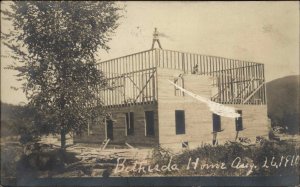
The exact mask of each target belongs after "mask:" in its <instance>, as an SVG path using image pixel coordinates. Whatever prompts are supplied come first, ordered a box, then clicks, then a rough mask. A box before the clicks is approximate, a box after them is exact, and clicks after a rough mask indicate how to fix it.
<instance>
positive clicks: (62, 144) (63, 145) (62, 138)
mask: <svg viewBox="0 0 300 187" xmlns="http://www.w3.org/2000/svg"><path fill="white" fill-rule="evenodd" d="M60 148H61V149H65V148H66V133H65V131H64V129H62V130H61V133H60Z"/></svg>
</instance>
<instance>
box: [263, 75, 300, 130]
mask: <svg viewBox="0 0 300 187" xmlns="http://www.w3.org/2000/svg"><path fill="white" fill-rule="evenodd" d="M299 78H300V76H299V75H294V76H287V77H283V78H279V79H275V80H273V81H270V82H268V83H267V103H268V116H269V117H270V118H271V120H272V125H279V126H282V127H285V126H286V127H288V129H287V132H289V133H291V134H296V133H299Z"/></svg>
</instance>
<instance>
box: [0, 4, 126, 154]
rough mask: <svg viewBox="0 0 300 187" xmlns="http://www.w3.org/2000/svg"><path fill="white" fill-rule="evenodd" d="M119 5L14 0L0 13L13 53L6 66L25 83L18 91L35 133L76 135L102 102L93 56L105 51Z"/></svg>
mask: <svg viewBox="0 0 300 187" xmlns="http://www.w3.org/2000/svg"><path fill="white" fill-rule="evenodd" d="M120 10H121V8H119V6H118V5H117V4H116V3H115V2H109V1H101V2H99V1H97V2H94V1H93V2H92V1H14V2H12V3H11V5H10V8H9V9H8V10H5V11H2V13H3V14H4V15H5V18H6V19H8V20H9V21H11V23H12V24H13V29H12V30H11V31H10V32H9V33H1V36H2V40H3V41H4V44H5V45H6V46H7V47H9V48H10V49H11V50H12V51H13V55H12V56H11V57H12V59H13V63H12V64H11V65H10V66H9V68H11V69H14V70H17V71H18V72H19V73H18V75H17V76H18V80H20V81H24V80H25V81H24V84H23V91H24V92H25V93H26V96H27V98H28V101H29V105H30V106H31V107H33V108H34V109H35V117H34V124H35V125H34V126H35V128H36V129H37V132H39V134H45V133H46V134H47V133H52V134H61V147H62V148H64V147H65V144H66V141H65V137H66V134H67V133H69V132H75V133H80V132H81V131H82V130H84V129H85V128H86V126H87V123H88V120H89V119H90V118H91V117H92V115H94V114H95V112H96V111H99V110H95V107H92V106H94V104H95V103H98V104H99V103H101V101H100V100H99V98H98V97H97V89H98V88H99V87H101V86H104V85H105V81H104V75H103V73H102V72H101V71H100V70H97V68H96V66H95V63H96V58H95V54H96V52H97V50H98V49H105V50H108V49H109V47H108V46H107V42H108V41H109V40H110V37H111V34H112V33H113V31H114V30H115V29H116V28H117V26H118V19H119V18H120Z"/></svg>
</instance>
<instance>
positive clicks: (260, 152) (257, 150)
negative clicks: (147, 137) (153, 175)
mask: <svg viewBox="0 0 300 187" xmlns="http://www.w3.org/2000/svg"><path fill="white" fill-rule="evenodd" d="M162 155H167V157H163V156H162ZM169 155H171V153H170V152H169V151H161V149H156V150H154V152H153V161H152V163H151V164H152V165H153V163H155V164H159V165H167V164H168V161H169V158H168V157H169ZM287 155H291V156H293V155H295V156H297V155H299V147H298V146H297V145H296V144H295V143H292V142H286V141H280V142H275V141H263V142H262V143H261V144H256V145H252V146H249V145H248V146H246V145H243V144H241V143H238V142H227V143H225V144H224V145H217V146H212V145H209V144H207V145H203V146H202V147H199V148H196V149H193V150H189V149H187V150H185V151H184V152H183V153H181V154H178V155H176V156H173V157H174V159H173V163H176V164H177V165H178V166H179V171H172V172H168V171H166V172H163V173H159V174H162V175H172V176H194V175H195V176H247V175H251V176H258V175H259V176H267V175H277V176H280V175H296V174H297V173H298V172H299V171H298V167H299V157H298V166H290V163H291V162H289V163H288V165H287V167H284V164H285V162H283V164H282V166H281V167H278V168H276V167H269V168H265V167H262V166H263V164H264V162H265V158H266V157H267V158H268V165H269V166H270V163H271V160H272V158H273V157H274V161H276V162H277V164H279V162H280V159H281V156H283V157H284V158H285V156H287ZM237 157H239V158H241V163H243V164H254V165H256V166H257V168H254V169H253V171H252V172H249V169H236V168H232V167H231V164H232V163H233V161H234V159H235V158H237ZM190 158H192V161H193V162H194V161H195V160H196V159H197V158H199V163H198V169H196V170H194V169H189V170H187V169H186V166H187V163H188V161H189V159H190ZM295 158H296V157H294V161H295V160H296V159H295ZM289 159H291V157H290V158H289ZM284 161H285V160H284ZM221 163H225V164H226V166H227V169H224V170H221V169H215V168H208V169H200V166H201V165H202V164H203V165H205V164H209V165H210V164H214V165H215V164H221Z"/></svg>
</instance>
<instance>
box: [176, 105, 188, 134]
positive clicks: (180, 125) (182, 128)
mask: <svg viewBox="0 0 300 187" xmlns="http://www.w3.org/2000/svg"><path fill="white" fill-rule="evenodd" d="M178 113H182V114H183V115H182V117H183V119H182V120H181V121H180V119H179V118H180V116H178ZM185 133H186V124H185V111H184V110H175V134H176V135H181V134H185Z"/></svg>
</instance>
